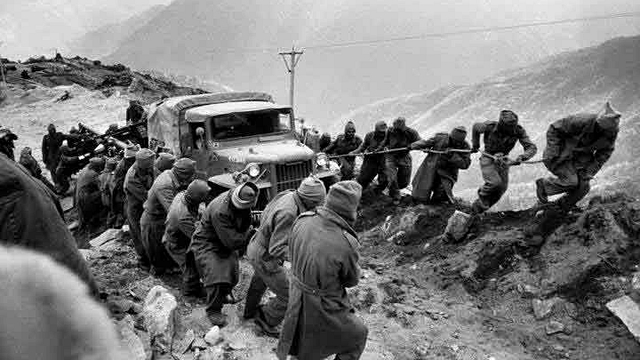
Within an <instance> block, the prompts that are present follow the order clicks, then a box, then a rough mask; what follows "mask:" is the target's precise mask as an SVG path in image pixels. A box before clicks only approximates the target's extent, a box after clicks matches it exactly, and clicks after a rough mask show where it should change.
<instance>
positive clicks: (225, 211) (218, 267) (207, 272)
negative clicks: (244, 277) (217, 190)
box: [190, 189, 251, 286]
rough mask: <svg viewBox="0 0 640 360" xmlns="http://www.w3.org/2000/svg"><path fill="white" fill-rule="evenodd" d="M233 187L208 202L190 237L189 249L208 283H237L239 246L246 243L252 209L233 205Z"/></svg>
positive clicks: (206, 284) (206, 283) (205, 282)
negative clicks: (236, 208) (243, 208)
mask: <svg viewBox="0 0 640 360" xmlns="http://www.w3.org/2000/svg"><path fill="white" fill-rule="evenodd" d="M232 191H233V189H232V190H229V191H226V192H223V193H222V194H220V195H218V197H216V198H215V199H213V201H211V202H210V203H209V205H208V206H207V208H206V209H205V211H204V213H203V214H202V218H201V220H200V221H199V222H198V223H197V225H196V230H195V231H194V233H193V237H192V238H191V246H190V250H191V251H192V252H193V255H194V256H195V259H196V265H197V267H198V272H199V273H200V275H201V276H202V280H203V282H204V285H205V286H212V285H216V284H231V285H232V286H235V285H236V284H237V283H238V274H239V271H240V269H239V263H238V250H239V249H242V248H244V247H245V246H246V245H247V242H248V237H249V225H250V223H251V211H250V210H241V211H239V210H235V209H234V208H233V207H232V206H231V192H232Z"/></svg>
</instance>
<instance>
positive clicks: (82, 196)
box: [75, 166, 102, 226]
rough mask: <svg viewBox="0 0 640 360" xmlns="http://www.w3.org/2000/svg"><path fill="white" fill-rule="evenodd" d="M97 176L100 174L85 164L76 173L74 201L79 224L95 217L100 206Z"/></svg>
mask: <svg viewBox="0 0 640 360" xmlns="http://www.w3.org/2000/svg"><path fill="white" fill-rule="evenodd" d="M99 176H100V174H98V172H97V171H95V170H93V169H92V168H90V167H89V166H85V168H84V169H82V170H81V171H80V174H78V180H77V181H76V192H75V201H76V205H77V206H78V220H79V221H80V225H81V226H82V225H85V224H86V223H87V221H88V220H89V219H91V218H93V217H95V215H96V214H98V213H99V211H100V209H101V208H102V192H101V191H100V180H99Z"/></svg>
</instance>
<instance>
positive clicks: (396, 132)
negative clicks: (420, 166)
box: [378, 126, 420, 158]
mask: <svg viewBox="0 0 640 360" xmlns="http://www.w3.org/2000/svg"><path fill="white" fill-rule="evenodd" d="M418 140H420V134H418V132H417V131H415V130H414V129H412V128H410V127H407V128H405V129H404V130H400V129H397V128H395V127H393V126H392V127H391V128H389V130H388V131H387V136H386V137H385V138H384V140H383V141H382V143H381V144H380V146H379V147H378V150H383V149H384V148H387V149H402V148H406V147H408V146H409V145H411V144H413V143H414V142H416V141H418ZM408 154H409V150H407V151H397V152H393V153H390V154H389V155H390V156H394V157H396V158H402V157H405V156H407V155H408Z"/></svg>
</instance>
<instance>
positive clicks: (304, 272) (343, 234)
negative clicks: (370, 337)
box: [277, 181, 368, 360]
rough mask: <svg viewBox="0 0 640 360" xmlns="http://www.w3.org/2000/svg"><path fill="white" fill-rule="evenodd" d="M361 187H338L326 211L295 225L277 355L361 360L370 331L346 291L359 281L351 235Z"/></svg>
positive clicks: (354, 235) (322, 209)
mask: <svg viewBox="0 0 640 360" xmlns="http://www.w3.org/2000/svg"><path fill="white" fill-rule="evenodd" d="M361 192H362V187H361V186H360V184H358V183H357V182H355V181H341V182H338V183H336V184H334V185H333V186H332V187H331V188H330V189H329V193H328V194H327V199H326V203H325V205H324V206H321V207H319V208H317V209H316V210H315V211H313V212H306V213H304V214H302V215H300V217H299V218H298V219H297V220H296V222H295V223H294V224H293V229H292V231H291V234H290V238H289V252H290V256H291V275H290V281H291V287H290V288H289V291H290V293H289V303H288V307H287V313H286V315H285V319H284V325H283V328H282V333H281V334H280V342H279V344H278V349H277V355H278V358H279V359H280V360H285V359H286V358H287V355H293V356H297V358H298V359H324V358H326V357H327V356H329V355H331V354H337V355H336V359H359V358H360V355H361V354H362V352H363V351H364V348H365V344H366V341H367V333H368V330H367V327H366V325H365V324H364V323H363V322H362V320H360V318H358V317H357V316H356V315H355V309H354V308H353V306H352V305H351V303H350V302H349V298H348V296H347V292H346V288H350V287H353V286H356V285H357V284H358V281H359V280H360V268H359V267H358V258H359V255H358V247H359V246H360V245H359V243H358V239H357V233H356V232H355V230H353V224H354V223H355V221H356V216H357V208H358V203H359V201H360V196H361Z"/></svg>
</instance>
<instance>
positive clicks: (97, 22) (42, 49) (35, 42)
mask: <svg viewBox="0 0 640 360" xmlns="http://www.w3.org/2000/svg"><path fill="white" fill-rule="evenodd" d="M169 1H170V0H136V1H130V0H106V1H105V0H83V1H70V0H3V1H0V41H2V42H3V43H2V48H1V50H2V55H3V56H4V57H9V58H25V59H26V58H27V57H29V56H34V55H41V54H49V55H52V54H53V52H54V49H58V50H64V49H65V48H66V46H67V43H68V42H69V41H70V40H73V39H76V38H78V37H79V36H82V35H83V34H85V33H87V32H89V31H92V30H95V29H97V28H99V27H100V26H103V25H106V24H110V23H115V22H120V21H123V20H124V19H126V18H128V17H130V16H132V15H133V14H136V13H139V12H141V11H144V10H145V9H148V8H149V7H151V6H153V5H156V4H160V3H167V2H169Z"/></svg>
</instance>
